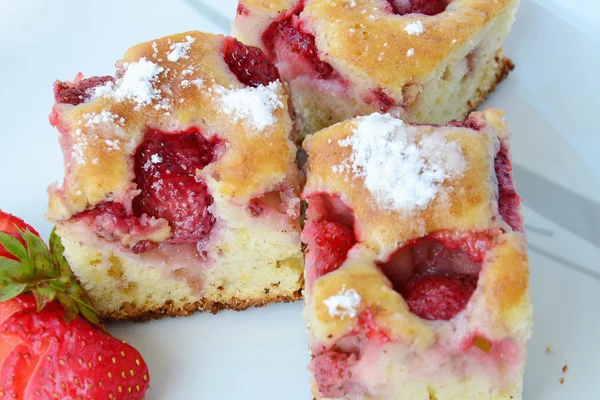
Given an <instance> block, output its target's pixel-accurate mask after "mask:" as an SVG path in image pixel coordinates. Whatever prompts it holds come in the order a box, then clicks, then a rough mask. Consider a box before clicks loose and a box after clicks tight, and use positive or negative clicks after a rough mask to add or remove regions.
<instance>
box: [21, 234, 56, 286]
mask: <svg viewBox="0 0 600 400" xmlns="http://www.w3.org/2000/svg"><path fill="white" fill-rule="evenodd" d="M21 237H22V238H23V239H24V240H25V242H26V243H27V252H28V253H29V259H30V260H31V262H32V264H33V268H34V271H35V277H36V278H37V279H48V278H55V277H57V276H58V275H59V271H58V268H54V263H53V262H52V258H51V256H50V252H49V251H48V247H47V246H46V243H44V241H43V240H42V239H41V238H40V237H39V236H37V235H34V234H33V233H31V232H30V231H25V232H21Z"/></svg>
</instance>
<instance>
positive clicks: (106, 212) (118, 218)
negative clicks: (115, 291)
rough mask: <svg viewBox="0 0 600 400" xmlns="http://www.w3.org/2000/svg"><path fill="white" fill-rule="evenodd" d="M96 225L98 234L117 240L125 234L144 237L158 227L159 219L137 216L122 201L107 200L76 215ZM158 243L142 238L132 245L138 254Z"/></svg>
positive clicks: (107, 238) (95, 229)
mask: <svg viewBox="0 0 600 400" xmlns="http://www.w3.org/2000/svg"><path fill="white" fill-rule="evenodd" d="M75 218H77V219H80V220H84V221H86V222H87V224H88V225H90V226H92V227H94V231H95V232H96V234H97V235H98V236H100V237H102V238H104V239H106V240H109V241H116V240H119V239H120V238H121V237H124V236H125V235H130V236H132V237H144V236H148V235H149V234H151V233H152V232H153V231H154V230H155V229H156V228H158V227H159V226H158V224H157V221H156V220H154V219H152V218H150V217H149V216H148V215H142V216H141V217H139V218H138V217H136V216H134V215H132V214H131V212H128V211H127V210H126V209H125V206H123V205H122V204H121V203H116V202H106V203H100V204H97V205H96V207H94V208H93V209H91V210H86V211H83V212H81V213H79V214H77V216H76V217H75ZM156 246H157V243H154V242H150V241H148V240H142V241H140V242H137V243H135V244H133V245H132V247H131V251H133V252H134V253H136V254H139V253H144V252H147V251H150V250H152V249H154V248H156Z"/></svg>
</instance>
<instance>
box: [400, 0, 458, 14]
mask: <svg viewBox="0 0 600 400" xmlns="http://www.w3.org/2000/svg"><path fill="white" fill-rule="evenodd" d="M450 1H451V0H388V3H390V7H391V8H392V12H393V13H394V14H398V15H405V14H425V15H436V14H440V13H442V12H444V10H446V7H447V6H448V3H449V2H450Z"/></svg>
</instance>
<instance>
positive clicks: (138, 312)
mask: <svg viewBox="0 0 600 400" xmlns="http://www.w3.org/2000/svg"><path fill="white" fill-rule="evenodd" d="M300 299H302V289H299V290H297V291H295V292H293V293H291V294H287V295H278V296H274V297H268V296H265V297H262V298H255V299H250V300H241V299H238V298H235V297H234V298H232V299H230V300H229V301H227V302H218V301H212V300H207V299H201V300H198V301H196V302H193V303H187V304H183V305H175V304H174V302H173V301H172V300H168V301H166V302H165V303H164V304H163V305H162V306H161V307H158V308H143V307H137V308H135V309H133V310H124V309H120V310H118V311H114V312H109V313H104V314H102V315H101V318H102V319H103V320H104V321H135V322H147V321H150V320H152V319H159V318H163V317H187V316H190V315H192V314H194V313H196V312H206V311H208V312H210V313H212V314H216V313H217V312H219V311H221V310H233V311H244V310H246V309H248V308H250V307H265V306H267V305H269V304H272V303H291V302H295V301H298V300H300Z"/></svg>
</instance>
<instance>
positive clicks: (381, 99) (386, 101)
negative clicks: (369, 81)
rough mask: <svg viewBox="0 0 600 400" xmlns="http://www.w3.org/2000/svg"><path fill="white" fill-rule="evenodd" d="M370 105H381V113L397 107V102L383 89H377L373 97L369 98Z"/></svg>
mask: <svg viewBox="0 0 600 400" xmlns="http://www.w3.org/2000/svg"><path fill="white" fill-rule="evenodd" d="M366 101H367V102H368V103H371V102H375V103H376V104H377V105H379V109H380V110H381V112H384V113H385V112H388V111H389V110H390V109H391V108H392V107H393V106H395V105H396V100H394V99H392V98H391V97H390V96H388V95H387V94H386V93H385V92H384V91H383V89H375V90H373V92H372V96H371V97H369V98H367V99H366Z"/></svg>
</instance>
